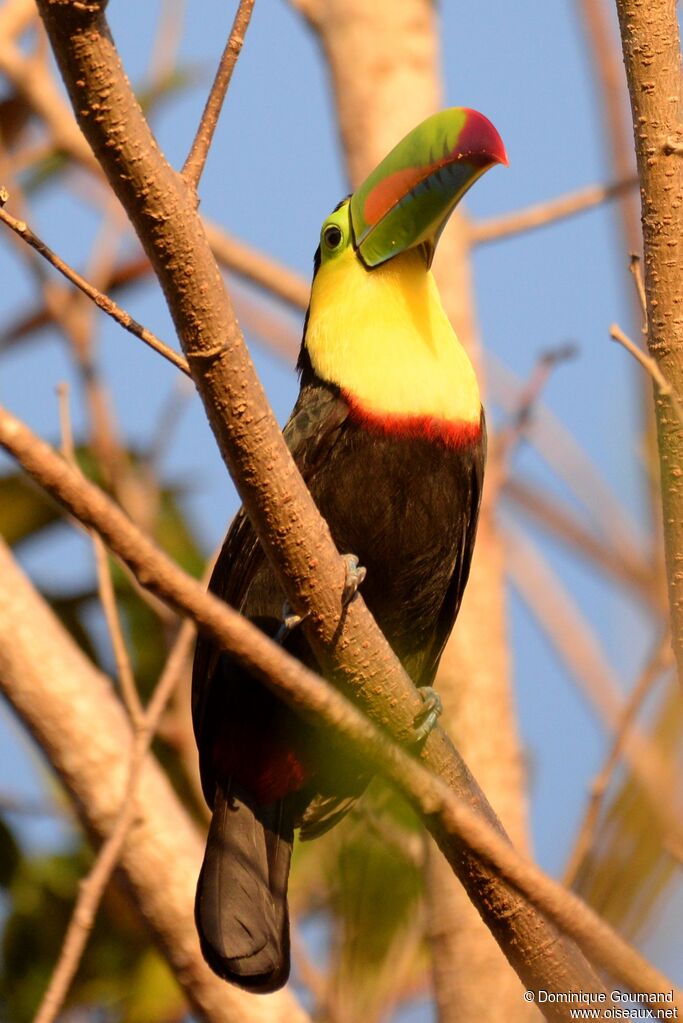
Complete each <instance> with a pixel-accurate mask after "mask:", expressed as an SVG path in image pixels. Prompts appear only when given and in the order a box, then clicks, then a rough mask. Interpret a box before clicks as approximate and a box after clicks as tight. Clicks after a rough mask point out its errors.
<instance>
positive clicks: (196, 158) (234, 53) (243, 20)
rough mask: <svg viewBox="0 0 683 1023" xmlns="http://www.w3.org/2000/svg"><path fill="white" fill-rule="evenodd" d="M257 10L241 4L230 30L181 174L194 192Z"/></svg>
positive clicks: (249, 2) (249, 1)
mask: <svg viewBox="0 0 683 1023" xmlns="http://www.w3.org/2000/svg"><path fill="white" fill-rule="evenodd" d="M253 9H254V0H240V2H239V7H238V8H237V13H236V14H235V20H234V21H233V24H232V29H231V30H230V36H229V38H228V41H227V43H226V45H225V49H224V50H223V56H222V57H221V60H220V64H219V65H218V70H217V71H216V77H215V78H214V80H213V85H212V86H211V92H210V93H209V97H208V99H207V101H206V106H205V107H204V113H203V114H202V119H201V121H200V122H199V127H198V128H197V134H196V135H195V138H194V142H193V143H192V148H191V149H190V152H189V153H188V156H187V159H186V160H185V164H184V166H183V169H182V171H181V173H182V175H183V177H184V178H185V180H186V181H187V183H188V185H190V186H191V187H192V188H194V189H196V188H197V185H198V184H199V179H200V177H201V176H202V171H203V170H204V164H205V163H206V158H207V156H208V154H209V147H210V145H211V141H212V139H213V135H214V132H215V130H216V125H217V124H218V118H219V117H220V114H221V109H222V107H223V101H224V99H225V96H226V93H227V91H228V87H229V85H230V79H231V78H232V73H233V71H234V70H235V65H236V63H237V59H238V57H239V55H240V53H241V50H242V45H243V43H244V36H245V34H246V31H247V29H248V28H249V21H250V20H251V12H252V11H253Z"/></svg>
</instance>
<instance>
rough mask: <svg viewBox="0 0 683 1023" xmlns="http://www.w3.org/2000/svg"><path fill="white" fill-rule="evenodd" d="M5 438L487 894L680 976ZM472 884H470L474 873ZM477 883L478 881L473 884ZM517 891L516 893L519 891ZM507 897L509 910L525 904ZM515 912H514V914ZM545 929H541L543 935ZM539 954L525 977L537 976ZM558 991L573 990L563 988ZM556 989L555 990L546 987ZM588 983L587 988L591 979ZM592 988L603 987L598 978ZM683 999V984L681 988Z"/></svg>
mask: <svg viewBox="0 0 683 1023" xmlns="http://www.w3.org/2000/svg"><path fill="white" fill-rule="evenodd" d="M0 444H1V445H2V446H3V447H5V448H6V450H8V451H9V452H10V453H11V454H12V455H13V456H14V457H15V458H17V459H18V460H19V461H20V462H21V464H22V465H23V466H24V468H25V469H26V470H27V471H28V472H29V473H30V474H31V475H32V476H33V478H34V479H35V480H36V481H37V482H39V483H40V484H41V485H43V486H45V487H47V488H48V489H49V492H50V493H51V494H52V495H53V496H54V497H56V498H57V500H59V501H60V502H61V503H62V504H64V505H65V506H66V507H67V508H68V509H69V510H70V511H71V512H72V514H74V515H75V516H76V517H77V518H79V519H80V520H81V521H83V522H84V523H86V524H87V525H88V526H90V527H91V528H94V529H97V530H98V531H99V532H100V533H101V535H102V536H103V538H104V539H105V540H106V541H107V543H108V544H109V546H111V548H112V550H114V552H115V553H116V554H117V555H118V556H119V557H121V558H123V559H124V560H125V561H126V563H127V564H128V566H129V567H130V568H132V569H134V570H135V571H136V574H137V575H138V578H139V579H140V580H141V581H143V579H144V582H145V585H147V586H148V587H149V588H150V589H152V591H153V592H155V593H156V594H157V595H158V596H160V597H162V599H164V600H165V601H167V602H168V603H170V604H171V605H172V606H173V607H175V608H177V609H178V610H181V611H182V612H183V613H185V614H187V615H190V616H191V617H192V618H193V619H194V620H195V621H196V623H197V625H198V627H199V628H201V629H202V630H203V631H204V632H206V633H207V634H208V635H210V636H211V637H212V638H213V639H214V641H215V642H216V643H218V644H219V645H220V646H221V647H223V648H224V649H226V650H229V651H230V653H231V654H232V655H233V656H235V657H237V658H238V659H239V660H240V661H241V662H242V663H243V664H244V665H245V666H247V667H248V669H249V670H250V672H253V673H254V674H255V675H256V677H258V678H259V679H260V680H261V681H263V682H264V683H265V684H266V685H268V686H269V687H270V688H271V689H273V691H274V692H276V693H277V694H278V695H279V696H281V697H282V698H283V699H285V700H286V701H287V702H288V703H289V704H290V706H292V707H293V708H294V709H295V710H296V711H297V713H300V714H302V715H303V716H304V717H305V718H307V719H308V720H309V721H312V722H314V723H315V724H316V725H319V726H324V727H326V728H327V729H329V730H330V733H331V735H333V736H335V738H337V739H341V740H343V742H344V743H346V744H348V745H349V747H350V748H351V749H352V750H353V751H354V754H355V755H356V756H359V755H360V756H362V757H363V758H365V759H367V760H368V761H369V762H370V763H371V764H372V765H373V766H374V767H375V768H376V769H378V770H380V771H382V772H383V773H384V774H385V775H386V776H387V777H388V778H390V779H391V780H392V781H393V782H394V783H395V784H396V785H397V786H398V787H399V788H400V789H401V790H402V791H403V792H404V793H405V794H406V795H407V796H408V798H409V799H410V800H411V802H412V803H413V804H414V805H415V806H416V808H417V809H418V810H419V812H420V813H421V814H422V816H423V817H424V819H425V823H426V824H427V826H428V827H429V828H430V830H431V831H432V834H433V835H434V837H435V838H436V840H437V842H438V843H439V845H440V847H441V849H442V851H443V852H444V854H445V855H446V856H447V858H448V859H449V862H451V863H452V864H453V866H454V868H456V869H457V866H458V865H460V866H461V862H460V861H461V859H462V858H464V857H467V855H468V851H469V850H476V852H477V856H478V862H479V866H478V869H479V871H481V877H480V882H481V881H482V880H483V879H484V877H485V875H486V873H488V875H489V876H488V882H487V897H488V898H491V897H492V895H493V892H494V887H495V881H494V875H493V874H491V873H490V872H488V871H487V868H486V867H485V866H484V865H485V864H490V865H491V866H492V867H493V868H495V874H498V875H499V876H502V877H504V878H505V879H506V880H507V881H508V882H509V883H510V884H511V885H512V886H513V888H514V889H517V890H518V891H520V892H523V893H524V895H525V896H526V897H527V898H528V899H529V900H530V901H531V902H532V903H533V904H535V905H537V906H538V907H539V908H541V909H542V910H543V911H544V912H546V913H548V914H549V915H550V916H551V917H552V918H553V919H554V920H555V921H557V922H558V923H559V924H560V926H561V927H562V928H563V929H564V930H565V931H566V932H567V933H568V934H571V935H572V936H574V937H575V938H576V940H577V941H578V942H579V943H580V945H581V947H582V948H583V949H584V950H585V951H586V953H587V954H588V955H590V957H591V958H592V959H593V960H594V961H595V962H596V963H597V964H598V965H600V966H601V967H603V968H604V969H605V970H607V971H608V972H609V973H610V975H611V976H613V977H614V978H615V979H617V980H619V981H620V982H621V983H624V984H625V985H626V986H627V987H628V988H629V989H630V990H632V991H634V992H641V991H642V992H646V991H657V990H660V991H668V990H670V989H671V987H672V984H671V982H670V981H669V980H668V979H667V978H666V977H664V976H663V975H662V974H660V973H659V971H658V970H656V969H655V968H654V967H652V966H651V965H650V964H649V963H647V962H646V961H645V960H644V959H643V958H642V957H641V956H640V955H639V953H637V952H636V951H635V950H634V949H632V948H631V947H630V946H629V945H628V943H627V942H625V941H623V940H622V939H621V938H620V937H619V936H618V935H617V934H616V933H614V932H613V931H612V930H611V928H610V927H609V926H608V925H607V924H605V923H604V922H603V921H602V920H601V919H600V918H599V917H598V916H597V915H596V914H595V913H593V911H592V910H590V909H589V908H588V907H587V906H585V905H584V904H583V903H582V902H581V900H580V899H578V898H576V897H575V896H573V895H571V894H570V893H568V892H566V891H565V890H564V889H563V888H562V887H561V885H559V884H557V882H554V881H552V880H551V879H550V878H548V877H546V876H545V875H544V874H543V872H542V871H540V870H539V869H538V868H537V867H536V866H534V865H533V864H532V863H531V861H529V860H527V859H526V858H524V857H522V856H520V855H519V854H517V853H515V852H514V850H513V849H512V847H511V846H510V845H509V843H508V841H507V839H506V838H505V837H504V836H503V835H501V833H500V831H498V830H497V829H496V828H494V827H492V826H491V824H490V823H489V822H487V821H485V820H484V819H483V818H482V815H481V811H480V808H475V807H473V806H472V804H471V802H470V798H469V796H470V795H471V793H468V792H467V787H465V788H464V789H463V790H462V793H463V795H465V797H466V798H462V796H456V795H455V793H454V792H453V791H452V790H451V789H450V788H449V787H448V786H446V785H445V784H444V783H443V781H442V780H441V779H438V778H436V777H434V775H432V774H431V773H430V772H429V771H428V770H427V769H426V768H425V767H424V766H422V765H421V764H420V763H419V761H417V760H416V759H415V758H414V757H412V756H409V755H408V754H407V753H405V752H404V751H403V750H402V749H401V748H400V747H399V746H398V745H397V744H396V742H395V741H393V740H392V739H390V738H388V737H387V735H386V733H385V732H384V731H380V729H378V728H377V727H376V726H375V725H373V724H372V723H371V722H370V721H369V720H368V719H367V718H366V717H365V716H364V715H363V714H362V713H361V712H360V711H359V710H357V709H356V708H355V707H354V706H353V705H352V704H351V703H350V702H349V701H348V700H347V699H346V698H345V697H343V696H342V695H341V694H340V693H338V692H337V691H336V690H335V689H334V688H332V687H331V686H330V685H328V684H327V683H326V682H324V681H323V680H322V679H321V678H319V677H318V676H317V675H315V674H314V673H313V672H311V671H310V670H308V669H307V668H305V667H304V666H303V665H302V664H301V663H300V662H299V661H297V660H296V659H295V658H293V657H292V656H290V655H289V654H287V653H286V652H285V651H284V650H283V649H282V648H281V647H280V646H278V645H277V644H275V643H273V642H272V641H271V640H270V639H268V637H267V636H265V635H264V634H263V633H262V632H260V630H259V629H258V628H257V627H256V626H254V625H253V624H252V623H251V622H249V621H248V620H247V619H245V618H243V617H242V616H241V615H239V614H238V613H237V612H236V611H234V610H232V609H231V608H230V607H228V605H226V604H224V603H223V602H222V601H220V600H218V599H217V598H216V597H214V596H213V594H210V593H205V592H204V590H203V588H202V586H201V584H199V583H198V582H197V581H196V580H194V579H192V578H191V577H190V576H187V575H186V574H185V573H184V572H183V571H182V570H181V569H179V568H178V567H177V566H176V565H174V563H173V562H172V561H171V560H170V559H169V558H168V557H167V556H166V555H164V554H163V553H162V552H161V551H159V550H158V549H157V548H155V547H154V545H153V544H152V543H151V541H149V540H147V539H146V538H145V537H144V536H143V534H142V533H141V532H140V531H139V530H138V529H137V527H136V526H134V525H133V524H132V523H131V522H130V521H129V520H128V519H127V518H126V516H125V515H124V514H123V513H122V512H121V511H120V510H119V509H117V508H116V506H115V505H113V503H112V502H111V501H110V500H109V499H108V498H107V497H106V496H105V495H104V494H103V493H102V492H101V491H100V490H98V488H97V487H95V486H94V485H93V484H91V483H89V482H88V481H87V480H85V479H84V478H83V477H81V476H80V474H79V473H77V472H75V471H74V470H73V469H72V468H71V467H70V466H68V465H67V464H66V463H65V462H64V461H63V460H62V459H61V458H60V457H59V456H58V455H56V454H55V453H54V452H53V451H52V449H51V448H50V447H49V446H48V445H47V444H44V443H43V442H42V441H40V440H39V439H38V438H37V437H35V436H34V435H33V434H32V433H31V432H30V431H29V430H28V428H27V427H25V426H24V425H23V424H21V423H20V422H19V420H17V419H15V418H14V417H13V416H11V415H10V414H9V413H7V412H1V413H0ZM465 883H467V881H466V879H465ZM469 887H470V891H471V888H472V886H471V885H470V886H469ZM509 898H510V899H513V900H514V896H513V894H512V891H510V892H509ZM518 911H519V910H518V908H517V907H516V906H514V902H508V915H509V917H511V918H514V917H515V915H516V914H517V912H518ZM509 922H510V921H508V923H509ZM539 938H540V935H539ZM566 965H567V964H566V963H564V964H556V966H560V969H559V974H558V975H557V976H556V977H553V978H552V979H551V983H552V989H553V990H555V989H556V985H557V984H559V985H562V984H566V983H568V982H569V983H571V977H569V976H567V974H566V973H564V970H563V968H562V966H564V967H565V968H566ZM531 967H533V964H532V963H529V964H527V966H526V969H525V970H524V974H525V976H523V979H524V980H526V981H528V974H529V972H530V968H531ZM557 989H558V990H564V991H568V990H574V988H571V987H570V988H567V987H559V988H557ZM543 990H548V989H543ZM583 990H586V989H585V988H584V989H583ZM591 990H594V991H596V992H597V991H600V990H602V989H601V988H600V987H599V986H596V984H595V983H594V985H593V987H592V988H591ZM675 998H676V999H677V1000H678V1002H679V1003H680V1005H681V1008H683V992H675ZM549 1018H550V1019H558V1020H560V1019H562V1020H564V1019H569V1018H570V1016H569V1014H568V1012H567V1011H566V1007H563V1006H562V1005H561V1004H555V1003H553V1005H552V1006H551V1007H549Z"/></svg>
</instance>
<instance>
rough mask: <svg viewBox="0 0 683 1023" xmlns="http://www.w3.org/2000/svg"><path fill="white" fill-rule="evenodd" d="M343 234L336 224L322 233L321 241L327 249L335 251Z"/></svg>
mask: <svg viewBox="0 0 683 1023" xmlns="http://www.w3.org/2000/svg"><path fill="white" fill-rule="evenodd" d="M343 237H344V236H343V234H342V231H341V228H340V227H337V225H336V224H330V225H329V226H328V227H326V228H325V230H324V231H323V240H324V242H325V245H327V247H328V249H337V248H339V246H340V245H341V243H342V239H343Z"/></svg>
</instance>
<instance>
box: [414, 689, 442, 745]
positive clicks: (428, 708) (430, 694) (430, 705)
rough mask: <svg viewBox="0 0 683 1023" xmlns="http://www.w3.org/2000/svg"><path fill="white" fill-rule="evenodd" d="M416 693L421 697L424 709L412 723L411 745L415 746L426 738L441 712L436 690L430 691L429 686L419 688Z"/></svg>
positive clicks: (439, 698)
mask: <svg viewBox="0 0 683 1023" xmlns="http://www.w3.org/2000/svg"><path fill="white" fill-rule="evenodd" d="M417 691H418V693H419V694H420V696H421V697H422V701H423V703H424V707H423V708H422V710H421V711H420V713H419V714H418V715H417V716H416V718H415V720H414V722H413V728H414V731H413V743H414V744H415V745H417V744H418V743H421V742H423V741H424V740H425V739H426V738H427V736H428V735H429V733H430V732H431V731H432V729H433V728H434V726H435V725H436V723H437V721H438V720H439V718H440V717H441V712H442V711H443V704H442V702H441V697H440V696H439V694H438V693H437V691H436V689H432V687H431V686H420V687H419V689H418V690H417Z"/></svg>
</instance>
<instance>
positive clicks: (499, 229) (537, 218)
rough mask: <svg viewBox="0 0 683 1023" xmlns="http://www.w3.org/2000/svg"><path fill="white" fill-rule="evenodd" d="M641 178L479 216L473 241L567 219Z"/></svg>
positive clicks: (620, 192) (481, 242) (626, 189)
mask: <svg viewBox="0 0 683 1023" xmlns="http://www.w3.org/2000/svg"><path fill="white" fill-rule="evenodd" d="M637 184H638V178H637V177H634V176H633V175H629V176H628V177H625V178H621V179H620V180H618V181H613V182H612V183H611V184H609V185H589V186H588V187H587V188H581V189H579V190H578V191H576V192H568V193H567V194H566V195H561V196H559V197H558V198H557V199H549V200H548V201H547V202H539V203H536V204H534V205H533V206H527V208H526V209H523V210H518V211H517V212H515V213H506V214H504V215H503V216H501V217H491V218H490V219H488V220H478V221H475V222H474V223H473V224H471V225H470V229H469V239H470V243H471V244H472V245H485V244H487V243H489V242H497V241H500V240H501V238H510V237H512V236H513V235H516V234H522V233H523V232H524V231H533V230H536V229H537V228H539V227H546V226H547V225H548V224H554V223H556V222H557V221H558V220H565V219H566V218H567V217H573V216H575V215H576V214H577V213H583V212H584V211H585V210H590V209H593V207H595V206H600V205H602V203H604V202H607V201H608V200H610V199H617V198H619V196H622V195H625V194H627V193H628V192H630V191H631V189H633V188H635V186H636V185H637Z"/></svg>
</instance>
